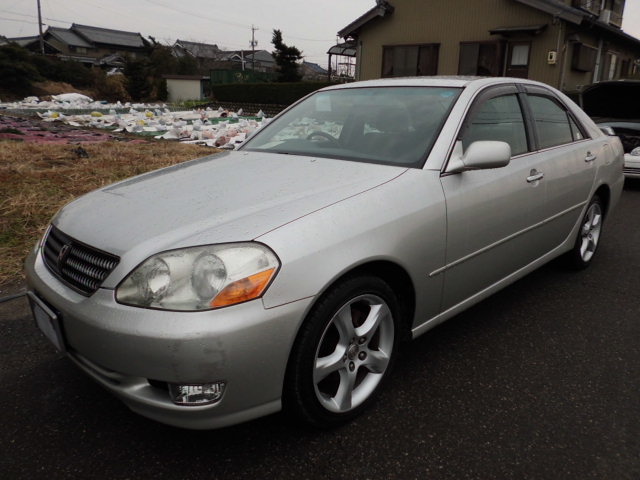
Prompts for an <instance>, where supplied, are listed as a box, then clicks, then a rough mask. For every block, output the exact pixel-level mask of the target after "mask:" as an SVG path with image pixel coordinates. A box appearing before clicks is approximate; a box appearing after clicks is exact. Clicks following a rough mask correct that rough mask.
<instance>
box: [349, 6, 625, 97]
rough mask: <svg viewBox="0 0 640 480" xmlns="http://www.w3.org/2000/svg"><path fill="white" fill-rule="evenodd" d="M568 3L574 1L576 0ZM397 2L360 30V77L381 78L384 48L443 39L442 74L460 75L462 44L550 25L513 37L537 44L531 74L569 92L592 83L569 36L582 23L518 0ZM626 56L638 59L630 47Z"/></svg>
mask: <svg viewBox="0 0 640 480" xmlns="http://www.w3.org/2000/svg"><path fill="white" fill-rule="evenodd" d="M564 3H566V4H567V5H570V4H571V1H570V0H565V2H564ZM392 4H393V5H394V6H395V7H396V8H395V11H394V12H393V14H392V15H389V16H388V17H385V18H379V19H375V20H373V21H372V22H370V23H369V24H368V25H367V26H366V27H365V28H364V29H363V31H362V33H361V34H360V38H359V42H358V45H359V48H358V54H359V58H358V60H359V64H358V79H360V80H366V79H372V78H380V77H381V75H382V57H383V53H382V52H383V46H391V45H410V44H427V43H437V44H439V45H440V48H439V58H438V71H437V74H438V75H457V74H458V62H459V58H460V42H482V41H496V40H503V41H505V42H506V41H507V39H506V38H505V37H503V36H502V35H491V34H490V33H489V30H491V29H494V28H498V27H525V26H532V25H543V24H546V25H547V28H546V30H545V31H543V32H541V33H539V34H538V35H533V36H532V35H527V34H518V35H517V36H512V37H510V38H509V39H508V40H511V41H530V42H531V52H530V60H529V72H528V78H531V79H534V80H538V81H541V82H544V83H547V84H549V85H552V86H554V87H556V88H561V89H563V90H566V91H575V90H578V89H579V88H580V86H582V85H587V84H589V83H592V80H593V72H578V71H574V70H572V68H571V56H572V53H573V45H574V43H572V42H570V41H566V39H567V37H568V36H569V35H570V34H571V33H573V31H574V30H575V31H578V30H579V29H578V27H577V26H575V25H573V24H570V23H567V22H565V21H560V20H557V19H554V18H553V17H552V16H551V15H549V14H546V13H543V12H540V11H538V10H536V9H534V8H531V7H527V6H526V5H523V4H520V3H517V2H514V1H513V0H448V1H446V2H442V1H425V0H394V1H392ZM577 35H578V38H579V40H580V41H581V42H583V43H585V44H588V45H590V46H593V47H595V48H598V46H599V40H598V38H597V36H596V35H594V34H588V33H587V34H585V33H584V31H583V30H580V31H579V32H578V33H577ZM612 48H614V49H615V48H616V47H615V46H614V47H612ZM617 48H618V50H619V51H621V52H622V51H624V49H623V48H621V47H617ZM550 51H555V52H556V62H555V64H550V63H549V62H548V55H549V52H550ZM622 56H623V57H625V58H627V57H628V58H633V54H632V52H630V51H627V52H626V53H623V54H622ZM505 57H506V54H505ZM505 61H506V58H505Z"/></svg>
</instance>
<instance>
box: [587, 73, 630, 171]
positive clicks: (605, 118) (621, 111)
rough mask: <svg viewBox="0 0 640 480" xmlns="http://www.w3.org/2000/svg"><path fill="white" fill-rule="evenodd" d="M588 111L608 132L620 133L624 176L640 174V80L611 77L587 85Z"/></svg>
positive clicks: (618, 134)
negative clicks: (604, 80)
mask: <svg viewBox="0 0 640 480" xmlns="http://www.w3.org/2000/svg"><path fill="white" fill-rule="evenodd" d="M580 100H581V104H582V108H583V109H584V111H585V112H587V114H588V115H589V116H590V117H591V118H592V119H593V120H594V121H595V122H596V124H597V125H598V126H599V127H600V128H601V129H602V130H604V131H605V132H606V133H608V134H609V135H616V136H618V137H620V140H621V141H622V146H623V148H624V176H625V177H626V178H640V81H639V80H612V81H608V82H599V83H594V84H593V85H590V86H588V87H587V88H585V89H584V91H583V92H582V95H581V99H580Z"/></svg>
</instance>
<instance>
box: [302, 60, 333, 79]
mask: <svg viewBox="0 0 640 480" xmlns="http://www.w3.org/2000/svg"><path fill="white" fill-rule="evenodd" d="M298 71H299V72H300V73H301V74H302V79H303V80H305V81H311V82H321V81H326V80H327V79H328V76H329V72H328V71H327V70H325V69H324V68H322V67H321V66H320V65H318V64H317V63H311V62H302V64H301V65H300V67H299V70H298Z"/></svg>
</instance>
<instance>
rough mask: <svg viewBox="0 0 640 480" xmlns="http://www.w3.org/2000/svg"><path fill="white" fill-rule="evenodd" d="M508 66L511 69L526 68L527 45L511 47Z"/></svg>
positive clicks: (527, 61)
mask: <svg viewBox="0 0 640 480" xmlns="http://www.w3.org/2000/svg"><path fill="white" fill-rule="evenodd" d="M510 65H511V66H512V67H526V66H527V65H529V44H521V45H514V46H513V48H512V49H511V62H510Z"/></svg>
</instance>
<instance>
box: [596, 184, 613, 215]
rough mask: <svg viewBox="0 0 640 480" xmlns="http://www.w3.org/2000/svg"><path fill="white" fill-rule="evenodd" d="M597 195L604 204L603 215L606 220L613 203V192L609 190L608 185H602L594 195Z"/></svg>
mask: <svg viewBox="0 0 640 480" xmlns="http://www.w3.org/2000/svg"><path fill="white" fill-rule="evenodd" d="M596 195H597V196H598V198H600V201H601V202H602V207H603V210H604V212H603V213H604V216H605V218H606V217H607V216H608V214H609V206H610V203H611V190H610V189H609V186H608V185H606V184H603V185H600V186H599V187H598V189H597V190H596V191H595V193H594V196H596Z"/></svg>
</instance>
